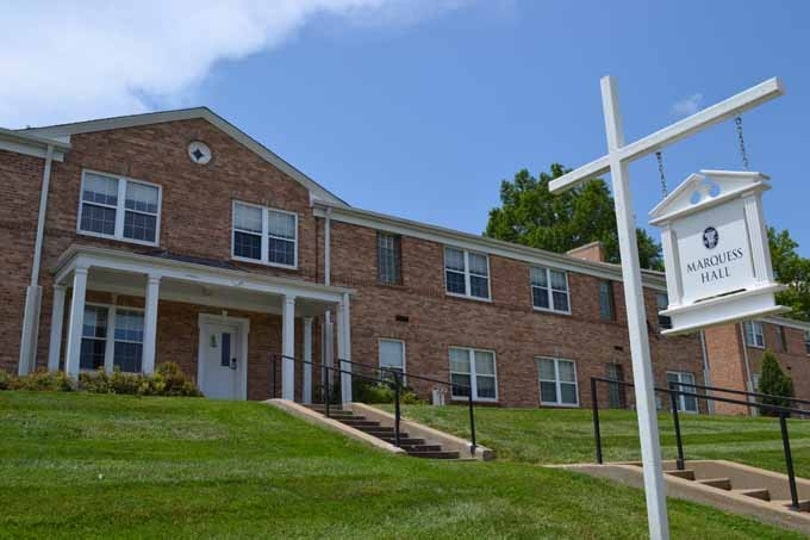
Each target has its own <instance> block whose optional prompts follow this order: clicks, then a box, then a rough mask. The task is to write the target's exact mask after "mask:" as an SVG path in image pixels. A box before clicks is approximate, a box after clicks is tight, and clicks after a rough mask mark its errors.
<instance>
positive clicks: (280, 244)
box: [267, 238, 295, 266]
mask: <svg viewBox="0 0 810 540" xmlns="http://www.w3.org/2000/svg"><path fill="white" fill-rule="evenodd" d="M267 250H268V253H267V260H268V261H269V262H271V263H274V264H284V265H287V266H295V242H292V241H290V240H281V239H279V238H268V242H267Z"/></svg>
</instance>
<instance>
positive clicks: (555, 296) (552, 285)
mask: <svg viewBox="0 0 810 540" xmlns="http://www.w3.org/2000/svg"><path fill="white" fill-rule="evenodd" d="M529 273H530V276H531V282H532V305H533V306H534V309H539V310H543V311H556V312H558V313H571V305H570V303H569V298H568V274H566V273H565V272H562V271H560V270H552V269H550V268H544V267H542V266H532V267H531V268H530V270H529Z"/></svg>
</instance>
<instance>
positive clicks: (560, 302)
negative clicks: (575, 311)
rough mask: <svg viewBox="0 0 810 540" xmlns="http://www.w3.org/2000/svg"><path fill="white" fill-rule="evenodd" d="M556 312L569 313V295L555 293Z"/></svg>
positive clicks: (553, 294) (553, 293)
mask: <svg viewBox="0 0 810 540" xmlns="http://www.w3.org/2000/svg"><path fill="white" fill-rule="evenodd" d="M551 295H552V296H553V297H554V311H568V293H564V292H557V291H554V292H552V293H551Z"/></svg>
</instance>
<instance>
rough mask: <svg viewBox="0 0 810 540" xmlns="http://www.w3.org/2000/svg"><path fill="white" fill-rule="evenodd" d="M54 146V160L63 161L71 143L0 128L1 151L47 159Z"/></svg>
mask: <svg viewBox="0 0 810 540" xmlns="http://www.w3.org/2000/svg"><path fill="white" fill-rule="evenodd" d="M49 146H53V148H54V152H53V159H54V160H55V161H63V160H64V159H65V152H66V151H67V150H68V149H70V143H69V142H65V141H62V140H56V139H49V138H45V137H40V136H36V135H30V134H25V133H19V132H17V131H12V130H9V129H3V128H0V150H6V151H8V152H13V153H15V154H23V155H26V156H33V157H38V158H42V159H45V157H46V156H47V155H48V147H49Z"/></svg>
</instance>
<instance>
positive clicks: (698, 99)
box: [672, 93, 703, 116]
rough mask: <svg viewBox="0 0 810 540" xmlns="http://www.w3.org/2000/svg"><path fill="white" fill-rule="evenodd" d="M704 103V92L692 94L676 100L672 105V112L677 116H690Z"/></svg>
mask: <svg viewBox="0 0 810 540" xmlns="http://www.w3.org/2000/svg"><path fill="white" fill-rule="evenodd" d="M702 105H703V94H701V93H696V94H692V95H691V96H689V97H688V98H686V99H682V100H680V101H677V102H675V104H674V105H673V106H672V114H673V115H675V116H689V115H692V114H695V113H696V112H698V111H699V110H700V107H701V106H702Z"/></svg>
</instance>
